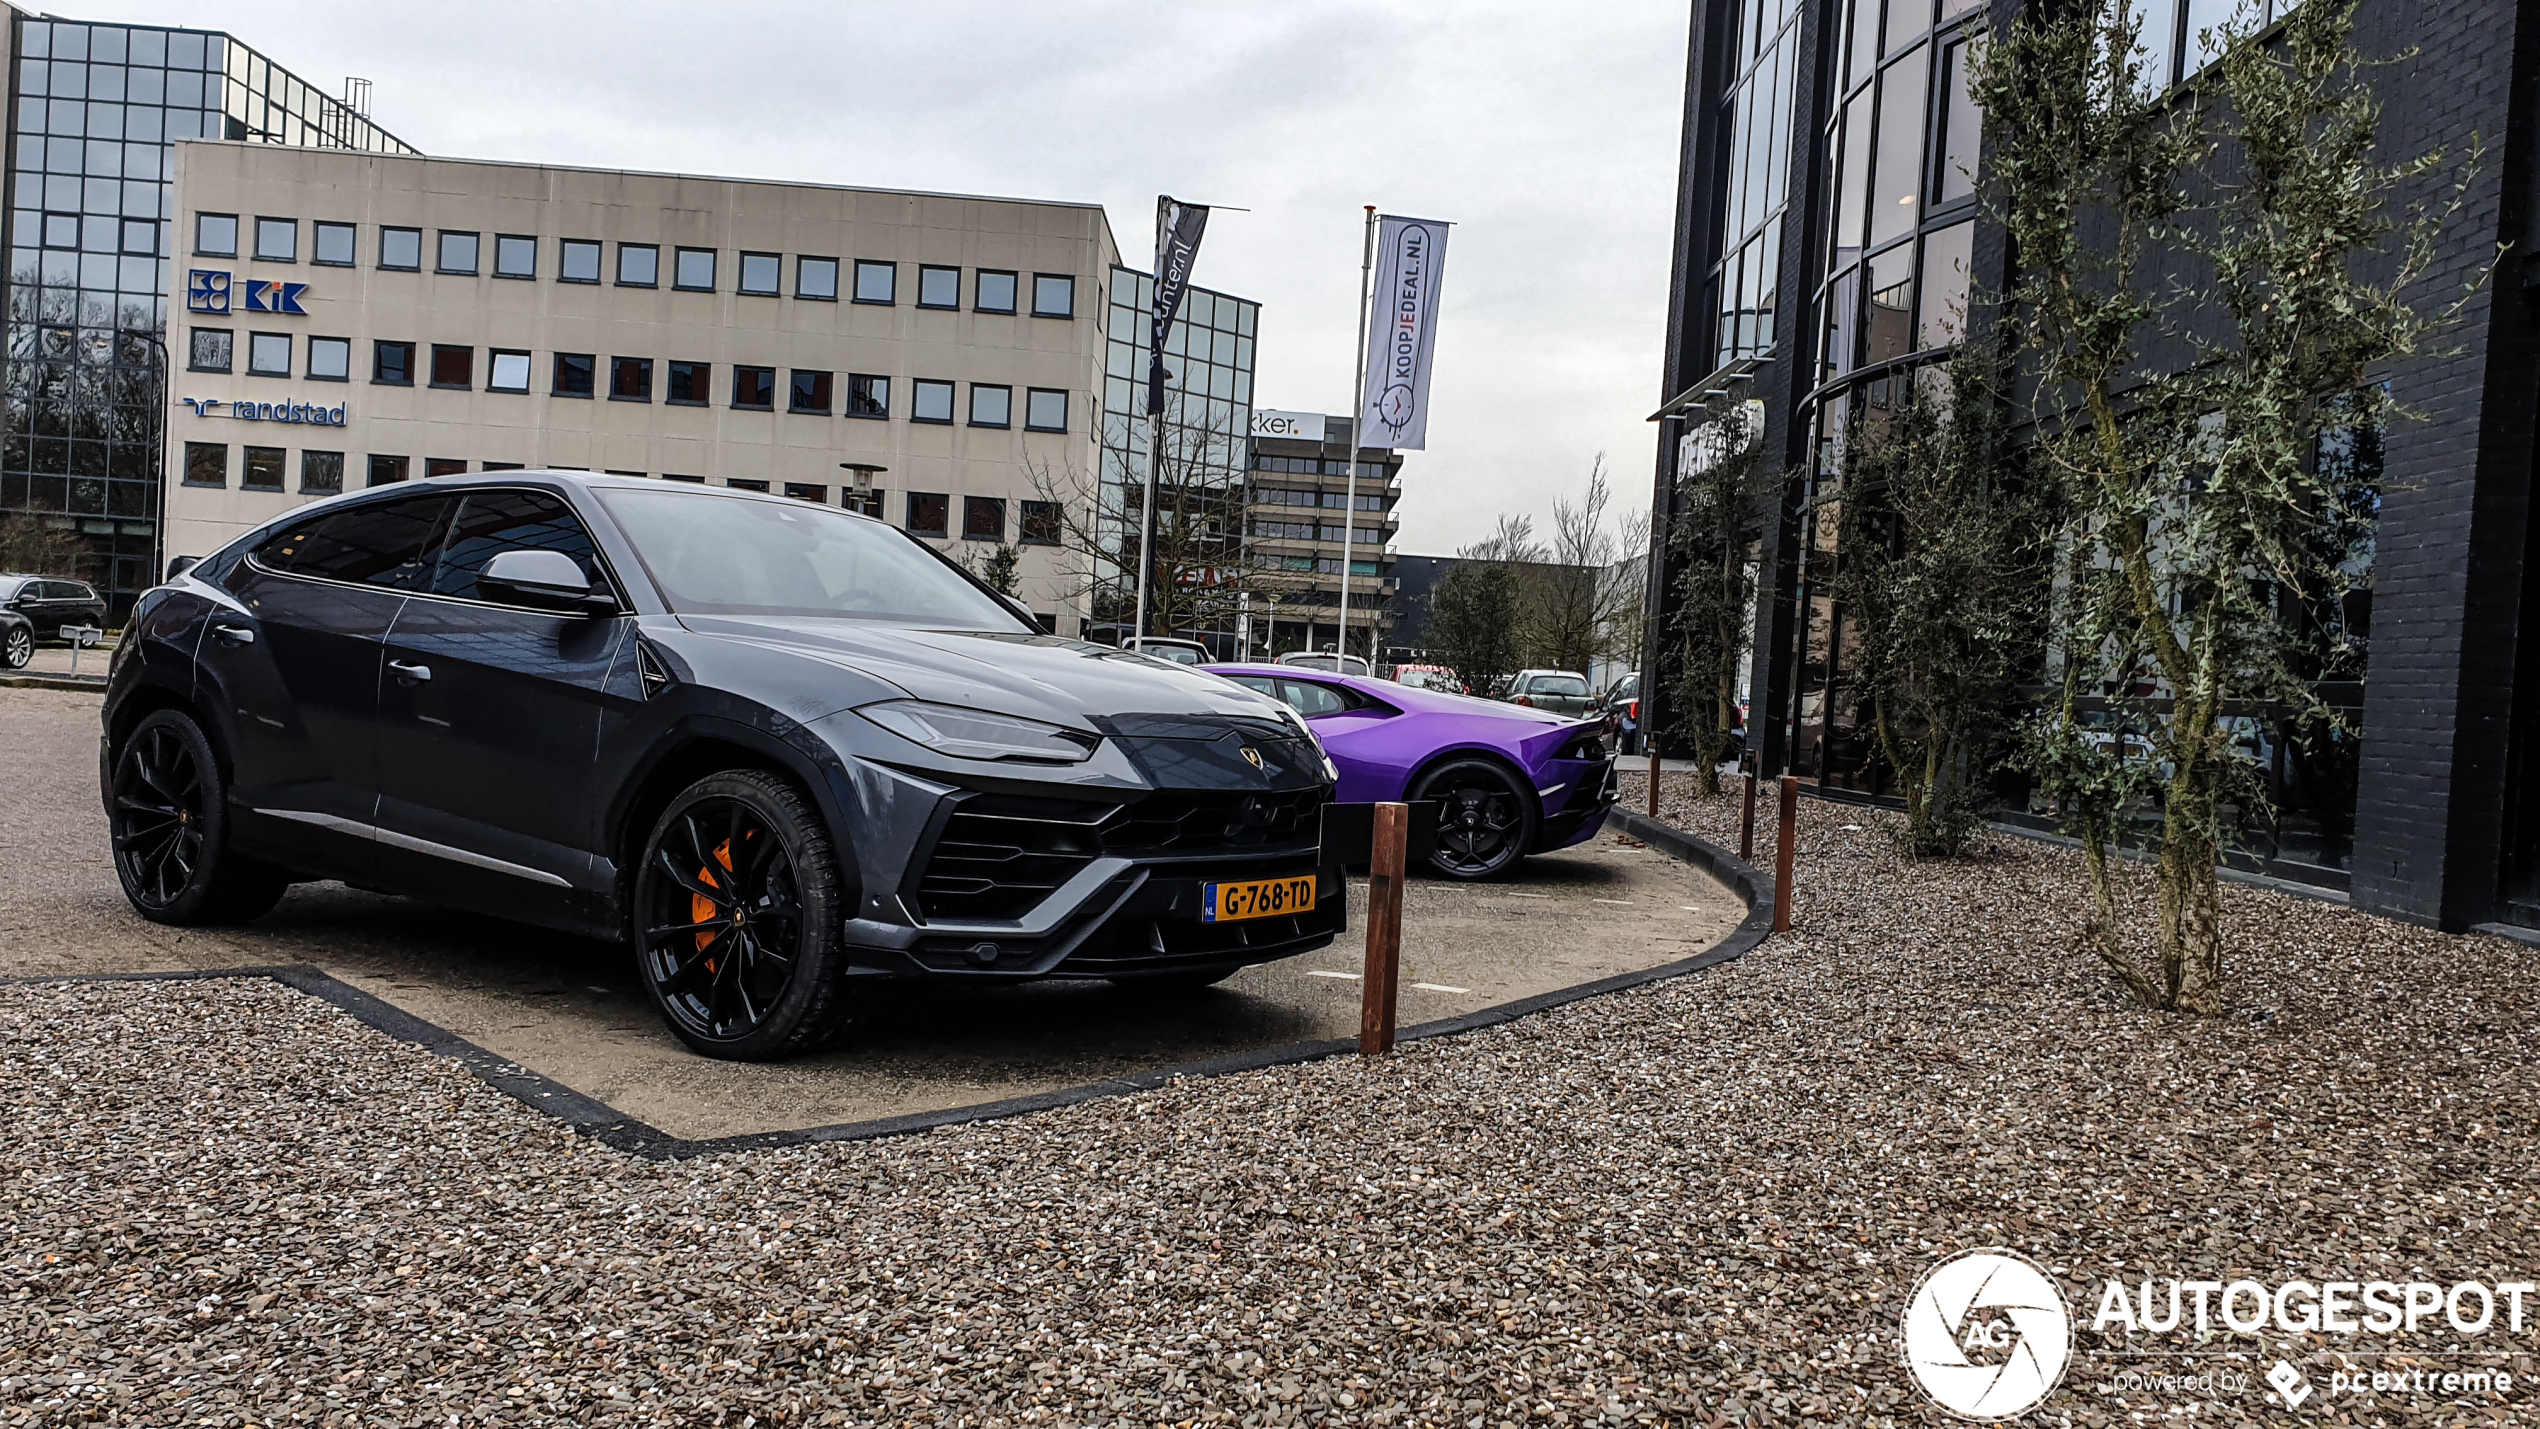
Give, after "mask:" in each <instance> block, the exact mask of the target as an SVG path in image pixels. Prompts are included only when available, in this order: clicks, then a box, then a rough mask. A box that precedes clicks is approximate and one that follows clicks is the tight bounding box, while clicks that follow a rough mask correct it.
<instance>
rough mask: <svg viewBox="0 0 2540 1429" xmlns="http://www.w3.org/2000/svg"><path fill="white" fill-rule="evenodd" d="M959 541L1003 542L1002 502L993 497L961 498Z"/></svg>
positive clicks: (1003, 518) (1003, 508)
mask: <svg viewBox="0 0 2540 1429" xmlns="http://www.w3.org/2000/svg"><path fill="white" fill-rule="evenodd" d="M961 539H963V540H965V541H1002V540H1004V539H1005V502H1004V500H1003V499H1001V498H999V497H994V496H965V497H963V498H961Z"/></svg>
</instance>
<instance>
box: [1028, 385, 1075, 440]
mask: <svg viewBox="0 0 2540 1429" xmlns="http://www.w3.org/2000/svg"><path fill="white" fill-rule="evenodd" d="M1023 425H1024V426H1025V427H1027V428H1029V429H1030V430H1032V431H1035V432H1063V431H1066V430H1067V394H1066V393H1065V392H1062V391H1058V390H1055V389H1053V388H1049V387H1035V388H1033V389H1032V390H1031V392H1030V394H1029V395H1028V396H1027V397H1026V398H1025V401H1024V407H1023Z"/></svg>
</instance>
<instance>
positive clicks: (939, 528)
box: [908, 491, 952, 536]
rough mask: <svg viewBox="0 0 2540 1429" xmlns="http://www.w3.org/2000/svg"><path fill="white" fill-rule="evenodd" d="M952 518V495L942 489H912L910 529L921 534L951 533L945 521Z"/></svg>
mask: <svg viewBox="0 0 2540 1429" xmlns="http://www.w3.org/2000/svg"><path fill="white" fill-rule="evenodd" d="M951 519H952V497H951V496H949V495H947V494H945V493H944V492H941V491H912V492H910V493H909V494H908V529H909V530H911V531H913V532H915V533H916V534H918V535H920V536H943V535H948V534H950V533H949V532H948V531H946V530H945V525H944V523H945V522H947V521H949V520H951Z"/></svg>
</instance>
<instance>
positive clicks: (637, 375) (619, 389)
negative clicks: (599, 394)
mask: <svg viewBox="0 0 2540 1429" xmlns="http://www.w3.org/2000/svg"><path fill="white" fill-rule="evenodd" d="M609 400H610V401H612V402H649V401H651V400H653V360H652V359H651V358H649V357H612V358H610V359H609Z"/></svg>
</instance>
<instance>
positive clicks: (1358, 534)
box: [1242, 416, 1403, 663]
mask: <svg viewBox="0 0 2540 1429" xmlns="http://www.w3.org/2000/svg"><path fill="white" fill-rule="evenodd" d="M1352 435H1353V433H1352V431H1351V423H1350V419H1349V418H1347V417H1334V416H1326V417H1325V418H1324V419H1323V439H1322V440H1321V441H1305V440H1300V439H1297V438H1293V437H1273V436H1257V437H1254V438H1253V440H1252V475H1251V483H1250V487H1249V489H1248V490H1247V492H1246V493H1245V499H1246V501H1247V503H1248V506H1247V508H1246V510H1245V513H1244V541H1245V549H1246V553H1247V554H1248V555H1249V557H1250V558H1251V562H1252V564H1251V570H1252V573H1253V590H1252V592H1251V599H1250V600H1249V601H1247V602H1246V615H1247V617H1248V618H1247V619H1246V621H1245V622H1244V626H1245V638H1244V640H1243V642H1242V643H1243V647H1244V653H1245V655H1247V656H1251V657H1256V658H1264V659H1266V658H1269V657H1272V656H1275V655H1280V654H1284V653H1287V652H1289V651H1295V650H1330V649H1333V648H1334V647H1335V646H1336V645H1337V644H1338V643H1339V640H1340V634H1341V630H1340V614H1341V612H1340V605H1341V560H1342V558H1343V557H1344V556H1345V555H1346V556H1347V557H1348V559H1349V653H1351V654H1353V655H1362V656H1367V657H1368V658H1369V660H1370V662H1371V663H1382V661H1381V659H1379V658H1378V657H1380V656H1382V655H1383V654H1384V652H1385V651H1386V650H1387V649H1388V648H1389V646H1390V644H1391V637H1392V633H1393V630H1394V627H1395V625H1396V624H1397V623H1398V619H1399V612H1397V611H1396V609H1395V607H1394V597H1395V596H1396V595H1397V594H1398V593H1399V591H1400V585H1399V583H1398V582H1397V581H1396V580H1395V579H1394V545H1395V541H1396V538H1397V537H1398V536H1399V535H1400V533H1401V529H1402V528H1401V522H1400V518H1399V517H1398V516H1397V515H1396V514H1395V512H1394V504H1395V503H1396V502H1398V501H1400V500H1401V499H1402V458H1403V454H1402V453H1400V452H1396V451H1386V450H1382V449H1379V448H1375V447H1363V448H1360V449H1359V450H1358V452H1357V453H1356V459H1357V468H1358V469H1357V473H1356V476H1357V488H1358V490H1357V498H1358V507H1357V510H1356V512H1355V513H1352V512H1351V511H1350V495H1351V492H1350V484H1351V471H1350V462H1351V451H1350V438H1351V436H1352Z"/></svg>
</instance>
